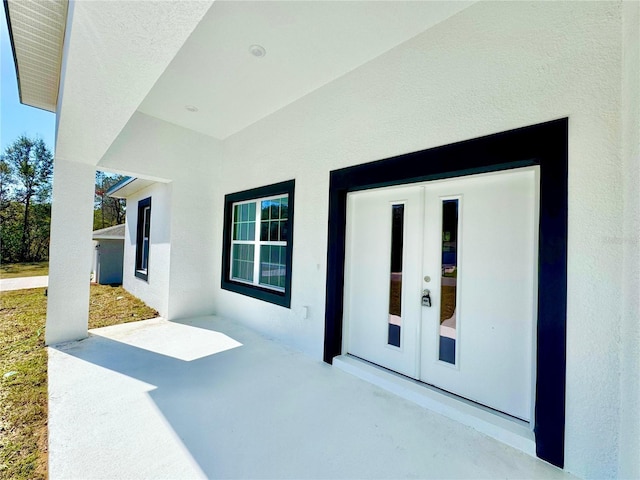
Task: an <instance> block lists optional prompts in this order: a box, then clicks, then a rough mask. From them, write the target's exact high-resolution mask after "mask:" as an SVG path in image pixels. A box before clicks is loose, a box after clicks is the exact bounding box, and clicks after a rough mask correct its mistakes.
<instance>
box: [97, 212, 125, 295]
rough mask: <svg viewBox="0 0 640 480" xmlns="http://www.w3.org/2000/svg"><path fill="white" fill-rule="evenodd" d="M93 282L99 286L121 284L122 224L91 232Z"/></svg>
mask: <svg viewBox="0 0 640 480" xmlns="http://www.w3.org/2000/svg"><path fill="white" fill-rule="evenodd" d="M93 245H94V254H93V269H92V272H91V273H92V277H93V281H94V282H96V283H99V284H100V285H120V284H121V283H122V257H123V255H124V224H122V225H114V226H113V227H107V228H102V229H100V230H94V231H93Z"/></svg>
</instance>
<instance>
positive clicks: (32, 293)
mask: <svg viewBox="0 0 640 480" xmlns="http://www.w3.org/2000/svg"><path fill="white" fill-rule="evenodd" d="M46 305H47V297H45V296H44V289H43V288H36V289H29V290H15V291H9V292H0V478H2V479H44V478H47V351H46V349H45V348H44V328H45V317H46ZM156 316H158V312H156V311H155V310H153V309H152V308H149V307H147V306H146V305H145V304H144V303H142V301H140V300H139V299H137V298H135V297H133V296H132V295H130V294H129V293H127V292H126V291H125V290H124V289H123V288H122V287H109V286H105V285H92V286H91V297H90V306H89V328H97V327H104V326H108V325H116V324H119V323H126V322H132V321H137V320H144V319H147V318H154V317H156ZM14 372H15V373H14ZM5 375H6V376H5Z"/></svg>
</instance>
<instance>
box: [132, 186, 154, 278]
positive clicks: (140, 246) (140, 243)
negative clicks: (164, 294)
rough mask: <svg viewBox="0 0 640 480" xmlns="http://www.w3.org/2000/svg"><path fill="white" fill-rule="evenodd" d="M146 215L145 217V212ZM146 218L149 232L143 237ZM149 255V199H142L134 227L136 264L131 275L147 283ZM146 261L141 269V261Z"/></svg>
mask: <svg viewBox="0 0 640 480" xmlns="http://www.w3.org/2000/svg"><path fill="white" fill-rule="evenodd" d="M146 211H148V214H147V215H146V216H145V212H146ZM147 218H148V224H149V228H148V230H149V232H148V233H147V234H146V235H145V233H146V231H145V230H146V229H145V226H146V224H147V222H146V221H145V219H147ZM145 239H146V241H147V244H146V257H145V246H144V242H145ZM150 253H151V197H147V198H144V199H142V200H140V201H139V202H138V218H137V225H136V263H135V265H134V269H133V273H134V275H135V276H136V277H138V278H140V279H142V280H145V281H147V282H148V281H149V257H150ZM145 259H146V261H147V265H146V268H142V263H143V260H145Z"/></svg>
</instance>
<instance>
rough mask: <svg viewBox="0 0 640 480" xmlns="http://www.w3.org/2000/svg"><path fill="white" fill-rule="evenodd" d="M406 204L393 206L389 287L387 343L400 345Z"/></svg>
mask: <svg viewBox="0 0 640 480" xmlns="http://www.w3.org/2000/svg"><path fill="white" fill-rule="evenodd" d="M403 230H404V205H392V207H391V268H390V270H391V272H390V288H389V333H388V337H387V343H388V344H389V345H394V346H396V347H399V346H400V328H401V327H402V243H403Z"/></svg>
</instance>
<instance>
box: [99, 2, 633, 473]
mask: <svg viewBox="0 0 640 480" xmlns="http://www.w3.org/2000/svg"><path fill="white" fill-rule="evenodd" d="M634 12H635V13H634ZM623 14H624V15H623ZM634 15H637V7H636V6H632V7H629V6H624V8H623V6H622V4H620V3H615V2H611V3H608V2H597V3H595V2H593V3H583V2H580V3H573V2H562V3H546V2H545V3H522V2H510V3H506V2H495V3H477V4H475V5H473V6H472V7H470V8H468V9H466V10H464V11H462V12H461V13H460V14H458V15H456V16H455V17H452V18H450V19H449V20H447V21H445V22H443V23H441V24H439V25H437V26H435V27H433V28H432V29H430V30H429V31H427V32H425V33H424V34H421V35H419V36H417V37H415V38H413V39H412V40H410V41H409V42H407V43H405V44H403V45H401V46H399V47H397V48H395V49H393V50H391V51H389V52H387V53H386V54H384V55H382V56H381V57H379V58H377V59H376V60H374V61H372V62H370V63H368V64H365V65H363V66H362V67H360V68H357V69H356V70H354V71H352V72H351V73H349V74H347V75H346V76H344V77H342V78H340V79H338V80H336V81H334V82H332V83H330V84H328V85H326V86H325V87H323V88H321V89H319V90H317V91H315V92H313V93H311V94H309V95H307V96H305V97H304V98H302V99H300V100H299V101H297V102H295V103H293V104H291V105H289V106H288V107H285V108H283V109H281V110H279V111H277V112H276V113H274V114H272V115H270V116H269V117H267V118H265V119H263V120H261V121H259V122H257V123H255V124H253V125H252V126H250V127H248V128H247V129H245V130H243V131H242V132H240V133H238V134H236V135H233V136H232V137H230V138H228V139H226V140H225V141H224V142H218V141H216V140H214V139H212V138H209V137H206V136H204V135H200V134H197V133H195V132H191V131H189V130H186V129H183V128H180V127H177V126H175V125H172V124H169V123H166V122H163V121H160V120H158V119H155V118H152V117H149V116H146V115H143V114H141V113H136V114H135V115H134V116H133V117H132V118H131V120H130V121H129V123H128V124H127V126H126V127H125V129H124V130H123V132H122V133H121V135H120V137H119V138H118V139H117V140H116V142H115V143H114V144H113V145H112V146H111V147H110V149H109V151H108V152H107V154H106V155H105V157H104V158H103V159H102V161H101V165H102V166H104V167H105V168H107V167H109V168H111V169H113V170H116V171H122V172H130V173H131V174H133V175H137V176H140V175H149V176H154V177H162V178H165V179H168V180H171V196H170V197H171V199H170V202H169V203H170V211H171V214H170V222H169V223H170V227H169V229H168V232H167V233H168V238H169V239H170V242H171V250H170V261H169V265H168V267H167V271H168V272H170V276H168V277H167V281H168V288H167V290H166V292H167V293H166V297H165V298H166V305H165V306H164V307H163V308H165V309H166V314H165V315H166V316H168V317H169V318H179V317H183V316H188V315H196V314H200V313H217V314H219V315H223V316H227V317H230V318H232V319H235V320H237V321H240V322H243V323H246V324H248V325H250V326H252V327H254V328H256V329H258V330H260V331H262V332H264V333H266V334H268V335H270V336H273V337H276V338H279V339H281V340H283V341H286V342H287V343H289V344H291V345H293V346H294V347H296V348H298V349H300V350H302V351H305V352H306V353H308V354H310V355H312V356H314V357H315V358H318V359H320V358H321V357H322V345H323V332H324V304H325V278H326V252H327V240H326V239H327V212H328V192H329V172H330V171H331V170H333V169H336V168H341V167H345V166H349V165H356V164H360V163H364V162H369V161H373V160H378V159H383V158H387V157H391V156H395V155H398V154H402V153H406V152H412V151H417V150H423V149H426V148H431V147H436V146H439V145H444V144H448V143H452V142H457V141H461V140H466V139H470V138H474V137H478V136H481V135H486V134H491V133H495V132H500V131H504V130H509V129H513V128H518V127H522V126H526V125H531V124H535V123H540V122H545V121H548V120H552V119H557V118H562V117H569V239H568V243H569V245H568V248H569V258H568V311H567V316H568V317H567V409H566V413H567V418H566V438H565V443H566V448H565V453H566V455H565V467H566V469H567V470H568V471H570V472H573V473H575V474H577V475H579V476H583V477H589V478H603V477H615V476H617V475H619V474H622V473H625V472H627V473H629V472H630V473H631V474H634V472H637V471H638V470H637V469H638V463H637V460H634V458H637V455H636V452H637V445H638V439H637V432H638V428H637V427H634V425H637V422H638V409H637V408H636V406H637V394H638V388H637V382H638V379H637V375H638V366H637V362H638V353H637V350H638V343H637V342H638V326H637V315H638V313H637V312H638V305H637V296H636V294H635V293H636V292H637V291H638V290H639V289H640V282H639V280H638V253H637V248H636V245H637V243H634V242H635V239H636V236H637V234H638V226H637V225H638V224H637V218H638V210H639V207H638V204H637V202H638V193H637V192H638V187H639V184H640V181H639V180H638V174H637V173H638V157H637V151H638V137H637V105H636V107H633V106H628V105H627V104H628V102H629V101H636V102H637V99H638V95H639V94H640V92H639V91H638V88H639V87H638V82H637V81H636V80H635V79H634V78H637V77H634V75H637V71H638V70H637V69H638V61H637V60H634V59H633V58H635V57H633V55H635V54H636V53H634V52H637V44H636V45H634V43H633V42H634V41H636V42H637V27H634V28H636V30H635V31H634V29H633V28H630V29H629V32H631V33H629V32H627V34H626V35H623V23H624V24H626V23H625V22H631V23H632V22H634V21H636V20H634V19H635V18H637V17H634ZM623 16H624V22H623ZM625 31H627V30H625ZM623 38H624V42H625V45H627V47H626V50H625V51H626V55H627V57H625V58H628V57H629V56H631V60H624V61H623V49H622V44H623ZM623 64H624V65H625V67H624V71H625V72H626V73H625V74H624V76H623ZM634 99H635V100H634ZM634 108H635V110H634ZM634 115H635V116H634ZM634 125H635V127H634ZM634 128H636V130H635V131H634V130H633V129H634ZM623 131H624V132H627V133H625V134H624V135H623ZM622 138H624V139H625V140H624V142H623V141H622V140H621V139H622ZM623 143H624V145H625V146H624V147H623ZM629 173H632V174H633V175H629ZM291 178H295V179H296V197H295V201H296V206H295V231H294V251H293V284H292V303H291V309H286V308H283V307H279V306H275V305H271V304H268V303H265V302H262V301H259V300H255V299H252V298H248V297H245V296H242V295H239V294H236V293H232V292H228V291H224V290H221V289H220V276H221V250H222V223H223V203H224V195H225V194H227V193H233V192H237V191H240V190H244V189H248V188H253V187H259V186H264V185H268V184H270V183H274V182H279V181H283V180H288V179H291ZM140 198H142V197H140ZM153 202H154V203H153V207H152V209H153V213H152V215H154V214H155V212H156V208H157V206H156V203H155V199H154V200H153ZM134 210H135V209H131V208H130V212H129V213H130V214H131V212H134ZM127 221H129V218H127ZM154 221H155V219H152V229H153V228H154ZM127 231H128V234H129V232H131V230H130V227H128V229H127ZM621 235H622V236H623V238H630V239H631V240H630V242H629V243H628V244H627V243H625V242H623V241H620V237H621ZM153 238H154V234H153V230H152V242H153V241H154V240H153ZM133 241H134V242H135V239H134V240H133ZM157 257H158V254H154V252H153V251H152V252H151V254H150V259H151V260H150V261H151V264H150V265H151V266H150V269H151V270H150V279H151V278H152V275H155V274H154V273H153V271H154V270H153V269H154V268H156V267H154V265H155V263H154V262H155V261H156V258H157ZM627 263H628V264H629V266H625V267H624V268H623V267H622V265H626V264H627ZM127 265H129V268H132V267H131V266H132V265H133V259H125V282H126V281H127V278H128V277H130V276H132V275H133V273H132V271H130V272H127ZM125 286H127V285H126V284H125ZM150 286H151V284H150ZM163 288H165V286H164V285H163ZM134 293H135V292H134ZM141 298H143V299H144V297H142V296H141ZM305 306H307V307H308V318H306V319H305V318H303V307H305ZM156 308H158V307H156ZM161 313H162V312H161Z"/></svg>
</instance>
